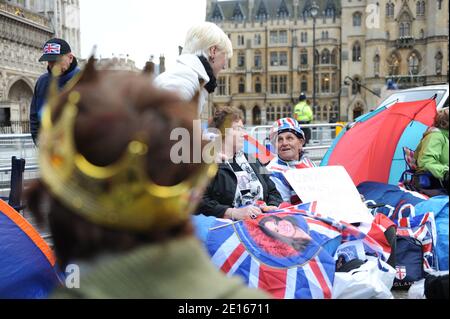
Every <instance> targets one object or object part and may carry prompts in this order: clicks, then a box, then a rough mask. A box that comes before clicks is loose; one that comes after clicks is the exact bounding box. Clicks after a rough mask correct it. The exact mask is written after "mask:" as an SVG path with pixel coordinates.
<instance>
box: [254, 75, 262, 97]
mask: <svg viewBox="0 0 450 319" xmlns="http://www.w3.org/2000/svg"><path fill="white" fill-rule="evenodd" d="M255 92H256V93H261V92H262V88H261V80H260V78H259V77H257V78H256V80H255Z"/></svg>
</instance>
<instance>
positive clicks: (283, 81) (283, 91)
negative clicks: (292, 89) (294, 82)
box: [280, 75, 287, 94]
mask: <svg viewBox="0 0 450 319" xmlns="http://www.w3.org/2000/svg"><path fill="white" fill-rule="evenodd" d="M286 93H287V76H286V75H281V76H280V94H286Z"/></svg>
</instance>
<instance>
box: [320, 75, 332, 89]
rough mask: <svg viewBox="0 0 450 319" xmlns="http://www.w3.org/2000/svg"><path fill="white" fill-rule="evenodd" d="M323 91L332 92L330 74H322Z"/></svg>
mask: <svg viewBox="0 0 450 319" xmlns="http://www.w3.org/2000/svg"><path fill="white" fill-rule="evenodd" d="M320 88H321V92H323V93H330V75H329V74H327V73H326V74H322V83H321V86H320Z"/></svg>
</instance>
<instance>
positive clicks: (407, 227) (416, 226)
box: [395, 212, 438, 269]
mask: <svg viewBox="0 0 450 319" xmlns="http://www.w3.org/2000/svg"><path fill="white" fill-rule="evenodd" d="M395 223H396V224H397V226H398V228H397V236H405V237H411V238H415V239H417V240H418V241H419V242H420V243H421V244H422V252H423V265H424V268H425V269H438V267H437V261H436V255H435V247H434V246H435V245H436V239H437V233H436V223H435V220H434V214H433V213H432V212H429V213H426V214H424V215H418V216H414V217H411V216H409V217H403V216H400V218H399V219H397V220H396V221H395Z"/></svg>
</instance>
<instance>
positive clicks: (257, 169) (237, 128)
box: [197, 106, 282, 220]
mask: <svg viewBox="0 0 450 319" xmlns="http://www.w3.org/2000/svg"><path fill="white" fill-rule="evenodd" d="M242 120H243V114H242V111H241V110H239V109H237V108H236V107H228V106H227V107H222V108H218V109H217V110H216V112H215V114H214V117H213V119H212V123H211V127H213V128H216V129H219V130H220V133H221V134H220V136H218V137H217V138H222V150H221V153H220V156H219V157H220V158H219V159H218V160H219V171H218V173H217V175H216V177H215V178H214V180H213V182H212V183H211V184H210V185H209V186H208V188H207V189H206V192H205V194H204V195H203V200H202V201H201V202H200V205H199V208H198V209H197V212H198V213H199V214H203V215H206V216H215V217H218V218H225V219H232V220H245V219H249V218H251V219H255V218H256V217H257V216H259V215H261V214H262V213H263V212H268V211H271V210H275V209H277V207H278V206H279V205H280V204H281V202H282V199H281V196H280V194H279V193H278V191H277V189H276V187H275V185H274V184H273V182H272V181H271V180H270V174H269V172H267V171H266V170H265V168H264V167H263V166H262V165H261V163H260V162H259V161H258V160H257V159H256V158H253V157H249V156H247V155H245V154H244V152H243V151H242V150H243V147H244V137H245V135H246V132H245V128H244V124H243V122H242Z"/></svg>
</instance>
